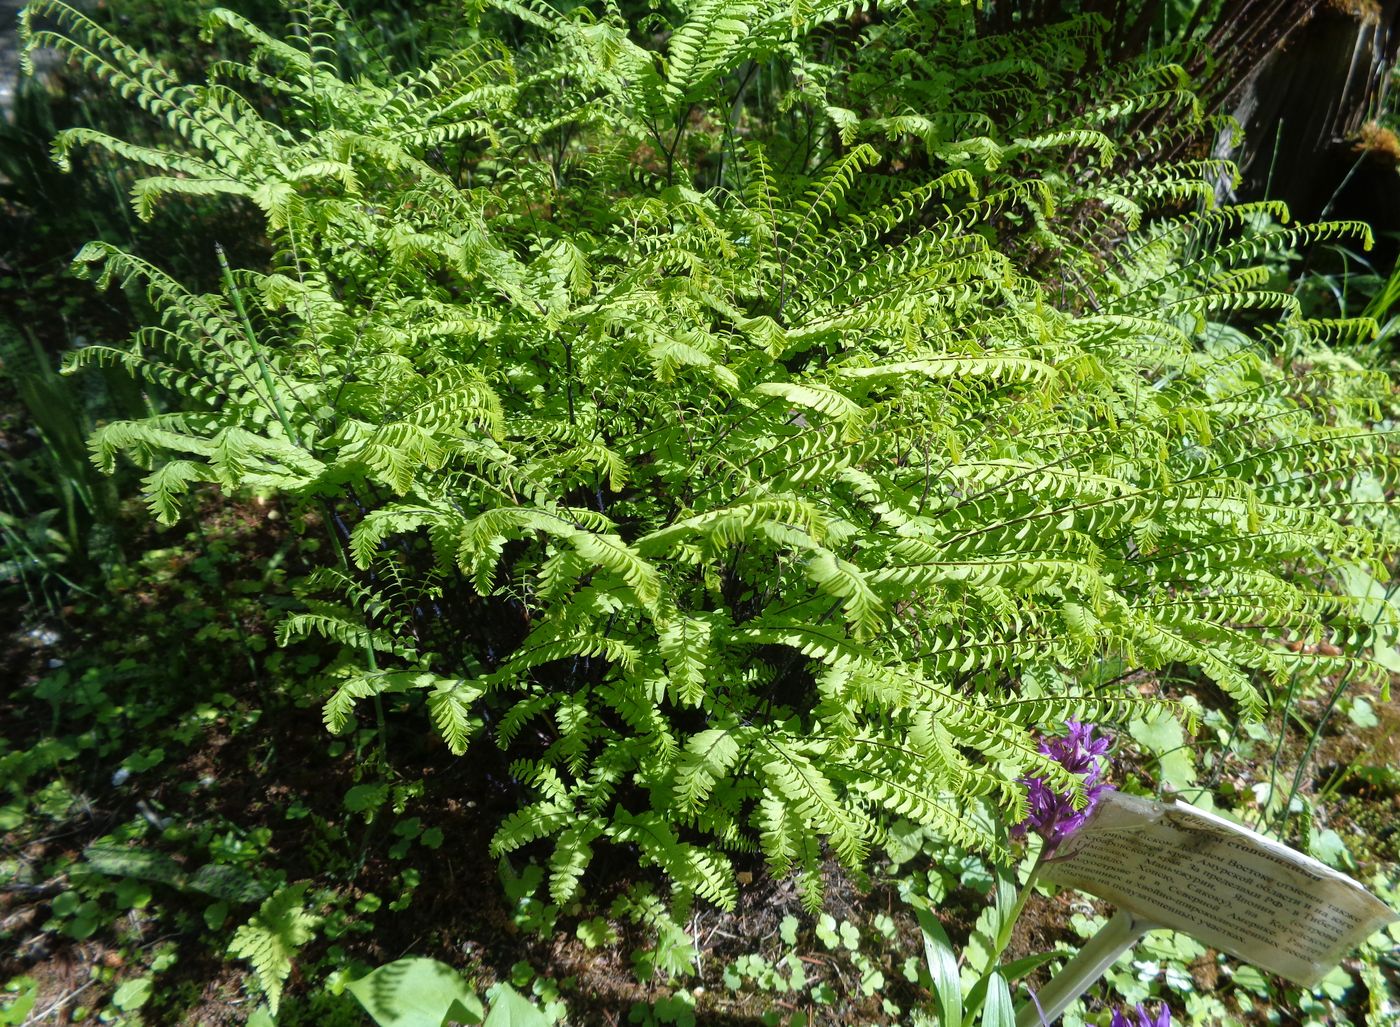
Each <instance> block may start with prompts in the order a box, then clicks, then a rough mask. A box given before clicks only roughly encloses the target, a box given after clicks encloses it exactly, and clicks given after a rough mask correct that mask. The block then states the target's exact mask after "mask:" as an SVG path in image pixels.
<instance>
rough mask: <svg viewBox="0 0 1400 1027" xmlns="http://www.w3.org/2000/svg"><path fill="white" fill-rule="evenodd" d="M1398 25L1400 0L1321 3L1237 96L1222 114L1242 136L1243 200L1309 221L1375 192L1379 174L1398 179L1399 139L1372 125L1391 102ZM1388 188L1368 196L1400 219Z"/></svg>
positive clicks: (1230, 98)
mask: <svg viewBox="0 0 1400 1027" xmlns="http://www.w3.org/2000/svg"><path fill="white" fill-rule="evenodd" d="M1398 22H1400V0H1382V2H1380V3H1376V2H1374V0H1369V2H1355V3H1353V4H1351V5H1350V6H1347V7H1342V6H1339V5H1338V4H1336V3H1328V4H1324V5H1318V7H1317V8H1316V9H1315V10H1314V11H1313V13H1312V16H1311V17H1310V18H1308V19H1307V20H1306V22H1304V23H1303V24H1301V25H1299V26H1297V27H1296V28H1295V29H1294V30H1293V31H1292V32H1290V33H1289V34H1288V36H1287V38H1286V39H1285V40H1283V41H1282V42H1281V43H1280V44H1279V45H1276V46H1274V47H1273V48H1272V49H1271V50H1270V51H1269V52H1268V54H1267V55H1266V56H1265V57H1264V58H1263V60H1262V61H1260V63H1259V66H1258V67H1257V69H1255V70H1254V71H1253V72H1252V73H1251V74H1250V75H1249V76H1248V78H1246V79H1245V80H1243V81H1242V82H1240V83H1239V84H1238V85H1237V86H1236V87H1235V88H1234V89H1233V90H1232V91H1231V93H1230V95H1229V96H1228V98H1227V104H1226V107H1225V109H1227V110H1229V111H1230V112H1231V113H1233V114H1234V115H1235V117H1236V118H1237V119H1238V120H1239V121H1240V123H1241V124H1242V125H1243V126H1244V129H1245V136H1244V141H1243V145H1242V146H1241V147H1240V148H1239V149H1237V150H1236V151H1235V153H1234V154H1233V156H1234V159H1235V160H1236V162H1237V163H1238V164H1239V165H1240V167H1241V170H1242V171H1243V172H1244V176H1245V181H1244V184H1243V187H1242V189H1241V190H1240V192H1241V195H1244V196H1250V197H1261V196H1267V197H1269V198H1274V199H1281V200H1284V201H1285V202H1286V203H1287V204H1288V205H1289V208H1290V209H1291V210H1292V211H1293V212H1294V214H1295V216H1297V217H1299V218H1304V219H1312V218H1317V217H1320V216H1323V215H1335V214H1337V213H1338V212H1339V210H1340V209H1341V208H1345V207H1348V206H1350V205H1352V203H1353V197H1349V196H1348V195H1347V194H1348V191H1350V192H1352V193H1356V192H1357V187H1358V186H1374V185H1375V184H1376V183H1375V182H1374V179H1375V176H1376V174H1377V173H1379V174H1381V175H1390V176H1393V175H1394V173H1395V172H1394V168H1395V156H1396V154H1395V152H1394V137H1393V136H1389V134H1388V133H1382V132H1380V131H1378V130H1376V129H1375V128H1374V127H1372V128H1371V129H1370V130H1369V131H1368V130H1367V126H1368V124H1369V123H1370V122H1371V121H1372V120H1373V119H1374V118H1375V117H1376V115H1377V113H1378V111H1379V110H1380V106H1381V104H1382V102H1383V101H1384V98H1385V93H1386V86H1387V83H1388V81H1389V78H1390V71H1391V68H1392V67H1393V65H1394V63H1395V57H1396V46H1397V42H1400V33H1397V23H1398ZM1226 59H1227V60H1228V58H1226ZM1387 151H1389V152H1387ZM1387 184H1388V185H1389V188H1388V189H1380V190H1378V189H1374V188H1367V189H1366V190H1365V192H1366V193H1367V194H1368V195H1367V199H1368V201H1369V202H1371V203H1372V204H1373V205H1380V206H1386V205H1388V206H1390V207H1391V208H1393V213H1395V214H1397V215H1400V204H1397V202H1396V201H1395V200H1391V199H1389V197H1383V196H1381V195H1380V194H1381V193H1396V192H1400V189H1396V188H1395V186H1397V185H1400V182H1389V181H1388V180H1387ZM1376 213H1384V211H1376ZM1367 220H1374V218H1373V217H1367ZM1390 225H1391V226H1394V227H1400V220H1397V219H1396V218H1391V219H1390Z"/></svg>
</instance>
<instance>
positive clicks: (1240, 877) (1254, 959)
mask: <svg viewBox="0 0 1400 1027" xmlns="http://www.w3.org/2000/svg"><path fill="white" fill-rule="evenodd" d="M1041 876H1042V877H1043V878H1044V879H1046V880H1049V881H1053V882H1054V883H1056V884H1059V885H1062V886H1064V887H1067V888H1078V889H1079V890H1080V891H1084V892H1088V893H1089V894H1090V895H1097V896H1098V897H1099V898H1101V899H1106V900H1108V901H1109V902H1112V903H1114V904H1115V905H1117V906H1118V907H1119V908H1120V909H1121V910H1124V911H1126V912H1128V913H1131V914H1132V915H1133V916H1134V917H1136V918H1138V919H1139V920H1141V921H1146V922H1149V923H1151V924H1153V925H1155V926H1158V927H1169V928H1171V929H1173V930H1177V931H1182V932H1184V933H1186V934H1189V935H1191V936H1192V937H1194V938H1196V939H1198V940H1199V941H1202V942H1204V943H1205V944H1207V945H1210V946H1211V947H1212V948H1215V949H1219V950H1220V951H1222V952H1228V953H1229V954H1230V955H1232V956H1235V957H1236V958H1238V959H1242V960H1245V961H1246V962H1249V963H1253V964H1255V965H1256V966H1260V967H1262V968H1264V969H1266V970H1269V971H1271V972H1273V973H1276V974H1278V975H1280V976H1281V977H1287V978H1288V979H1289V980H1291V981H1294V982H1295V983H1297V984H1301V985H1303V986H1304V987H1312V986H1313V985H1316V984H1317V983H1318V982H1319V981H1320V980H1322V978H1323V977H1324V976H1326V974H1327V972H1328V971H1329V970H1331V969H1332V967H1334V966H1336V965H1337V964H1338V963H1339V962H1341V960H1342V958H1343V957H1344V956H1346V955H1347V953H1349V952H1350V951H1351V950H1352V949H1353V948H1354V947H1355V946H1356V945H1358V944H1360V943H1361V942H1362V941H1364V940H1365V939H1366V938H1367V937H1368V936H1369V935H1370V934H1371V932H1372V931H1375V930H1377V929H1378V928H1381V927H1384V926H1385V925H1386V924H1389V923H1391V922H1392V921H1394V920H1400V916H1397V915H1396V913H1395V912H1394V911H1393V910H1392V909H1391V908H1390V907H1389V906H1387V905H1386V904H1385V903H1383V902H1381V901H1380V899H1378V898H1376V897H1375V896H1374V895H1372V894H1371V893H1370V892H1368V891H1367V890H1366V889H1365V888H1363V887H1362V886H1361V885H1359V884H1357V883H1356V882H1355V881H1353V880H1352V879H1351V878H1350V877H1347V876H1346V875H1345V874H1342V873H1338V872H1337V871H1335V870H1333V869H1331V868H1330V867H1327V866H1324V865H1323V864H1321V863H1319V862H1318V861H1317V860H1315V859H1312V858H1311V857H1309V856H1305V855H1303V854H1302V853H1301V852H1296V851H1294V850H1293V849H1290V848H1288V846H1286V845H1280V844H1279V843H1278V842H1275V841H1270V840H1269V839H1267V838H1265V837H1263V836H1262V835H1259V834H1256V833H1255V832H1253V831H1250V830H1248V829H1247V828H1243V827H1240V826H1239V825H1237V824H1232V823H1231V822H1229V821H1228V820H1224V819H1222V818H1220V817H1217V816H1215V815H1214V814H1211V813H1207V812H1206V811H1205V810H1200V809H1197V808H1196V807H1194V806H1191V805H1190V804H1188V803H1184V802H1157V801H1154V800H1152V799H1142V798H1137V797H1135V796H1131V795H1124V794H1122V793H1121V792H1105V793H1104V794H1103V795H1101V796H1100V797H1099V803H1098V805H1097V806H1096V808H1095V810H1094V813H1093V815H1092V816H1091V817H1090V818H1089V819H1088V820H1087V821H1086V822H1085V823H1084V824H1083V826H1081V827H1080V828H1079V829H1078V830H1077V831H1075V833H1074V834H1073V835H1071V836H1070V837H1069V838H1068V839H1067V840H1066V841H1065V842H1064V843H1063V844H1062V845H1061V846H1060V848H1059V849H1057V850H1056V851H1055V854H1054V855H1053V856H1052V857H1050V859H1049V860H1047V862H1046V864H1045V866H1044V867H1043V868H1042V870H1041Z"/></svg>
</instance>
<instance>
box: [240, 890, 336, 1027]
mask: <svg viewBox="0 0 1400 1027" xmlns="http://www.w3.org/2000/svg"><path fill="white" fill-rule="evenodd" d="M305 894H306V885H305V884H295V885H289V886H288V887H286V888H280V889H278V890H277V891H276V892H274V893H273V894H272V895H270V896H268V898H267V899H265V900H264V901H263V904H262V905H261V906H259V907H258V912H257V914H256V915H255V916H254V917H253V918H252V919H251V920H249V921H248V922H247V923H246V924H244V925H243V926H242V927H240V928H238V930H237V931H235V932H234V935H233V940H232V941H230V942H229V946H228V950H229V954H230V955H233V956H236V957H238V958H239V959H246V960H248V961H249V962H250V963H252V964H253V973H254V975H255V976H256V979H257V983H258V989H259V990H260V991H261V992H262V994H263V995H264V996H265V997H266V999H267V1005H268V1009H269V1010H271V1012H272V1014H273V1015H274V1016H276V1015H277V1007H278V1005H279V1004H280V1003H281V1001H282V985H283V983H284V982H285V981H286V979H287V975H288V974H290V973H291V972H292V958H293V956H295V955H296V951H297V949H299V948H301V946H303V945H305V944H306V943H307V942H308V941H310V940H311V937H312V934H313V933H314V930H315V927H316V924H317V923H318V922H319V921H320V917H317V916H314V915H312V914H311V913H308V912H306V910H305V909H304V908H302V902H303V899H304V897H305Z"/></svg>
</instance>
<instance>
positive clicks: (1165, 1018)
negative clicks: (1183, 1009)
mask: <svg viewBox="0 0 1400 1027" xmlns="http://www.w3.org/2000/svg"><path fill="white" fill-rule="evenodd" d="M1108 1027H1172V1012H1171V1010H1170V1009H1168V1008H1167V1004H1166V1003H1165V1002H1163V1003H1162V1004H1161V1005H1160V1006H1158V1007H1157V1015H1156V1016H1155V1017H1154V1016H1152V1015H1150V1014H1149V1013H1148V1012H1147V1009H1146V1008H1145V1007H1144V1006H1143V1004H1142V1003H1141V1002H1139V1003H1138V1006H1137V1009H1136V1010H1134V1013H1133V1014H1131V1015H1128V1014H1124V1012H1123V1011H1122V1010H1121V1009H1115V1010H1114V1011H1113V1019H1112V1020H1110V1021H1109V1022H1108Z"/></svg>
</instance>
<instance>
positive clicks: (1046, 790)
mask: <svg viewBox="0 0 1400 1027" xmlns="http://www.w3.org/2000/svg"><path fill="white" fill-rule="evenodd" d="M1067 726H1068V727H1069V733H1068V734H1067V735H1065V736H1064V737H1063V738H1046V739H1042V740H1041V742H1040V751H1041V753H1042V754H1044V755H1046V756H1049V757H1050V758H1051V759H1053V760H1054V761H1055V762H1056V763H1058V764H1059V765H1060V766H1062V767H1064V768H1065V769H1066V770H1068V771H1069V772H1070V773H1071V774H1078V775H1079V776H1080V777H1082V778H1083V779H1084V795H1085V797H1086V798H1087V799H1088V802H1086V803H1085V805H1084V808H1083V809H1080V810H1076V809H1075V808H1074V805H1073V803H1072V802H1071V801H1070V796H1069V794H1068V793H1065V794H1061V793H1059V792H1056V791H1054V790H1053V789H1052V788H1051V787H1050V785H1049V784H1047V783H1046V781H1045V778H1043V777H1023V778H1022V779H1021V783H1022V784H1024V785H1025V786H1026V792H1027V796H1026V797H1027V799H1028V801H1029V804H1030V813H1029V814H1028V815H1027V816H1026V819H1025V820H1023V821H1021V823H1019V824H1017V825H1016V826H1015V827H1013V828H1012V829H1011V835H1012V837H1014V838H1024V837H1025V836H1026V834H1027V832H1030V831H1034V832H1035V833H1036V834H1038V835H1040V836H1041V837H1042V838H1044V839H1045V846H1046V848H1045V851H1046V852H1050V851H1052V850H1053V849H1054V848H1055V847H1056V846H1058V845H1059V844H1060V842H1062V841H1064V840H1065V839H1066V838H1068V837H1069V836H1070V835H1071V834H1073V833H1074V832H1075V831H1076V830H1078V829H1079V827H1080V825H1081V824H1083V823H1084V821H1086V820H1088V819H1089V814H1090V813H1092V812H1093V811H1094V805H1095V803H1096V802H1097V801H1098V797H1099V796H1100V795H1102V794H1103V793H1104V792H1106V791H1107V790H1108V788H1109V786H1108V785H1106V784H1103V783H1102V782H1100V781H1099V775H1100V774H1101V773H1102V772H1103V767H1102V765H1101V764H1100V762H1099V758H1100V757H1102V756H1106V755H1108V749H1109V744H1110V742H1109V739H1107V738H1105V737H1102V736H1100V737H1098V738H1095V737H1094V731H1095V730H1096V728H1095V727H1094V725H1093V724H1081V723H1080V722H1079V721H1077V720H1071V721H1069V722H1068V725H1067ZM1166 1022H1167V1023H1170V1020H1168V1021H1166ZM1113 1027H1118V1025H1117V1024H1116V1023H1115V1024H1114V1025H1113ZM1127 1027H1133V1025H1131V1024H1129V1025H1127ZM1146 1027H1157V1025H1155V1024H1146Z"/></svg>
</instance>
